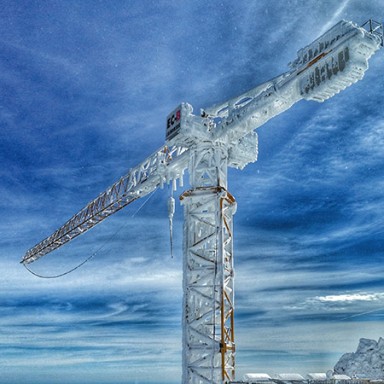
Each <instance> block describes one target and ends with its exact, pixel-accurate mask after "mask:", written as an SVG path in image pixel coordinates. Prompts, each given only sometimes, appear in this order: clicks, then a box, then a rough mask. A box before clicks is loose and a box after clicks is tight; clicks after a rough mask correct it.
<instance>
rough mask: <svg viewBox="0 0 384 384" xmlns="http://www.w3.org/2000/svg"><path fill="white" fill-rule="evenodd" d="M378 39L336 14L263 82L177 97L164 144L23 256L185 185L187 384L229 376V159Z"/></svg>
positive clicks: (322, 89)
mask: <svg viewBox="0 0 384 384" xmlns="http://www.w3.org/2000/svg"><path fill="white" fill-rule="evenodd" d="M382 46H383V26H382V24H380V23H377V22H375V21H373V20H369V21H368V22H367V23H365V24H364V25H363V26H362V27H359V26H357V25H356V24H354V23H351V22H347V21H340V22H339V23H338V24H336V25H335V26H334V27H332V28H331V29H330V30H328V31H327V32H326V33H324V34H323V35H322V36H320V37H319V38H318V39H316V40H315V41H313V42H312V43H311V44H309V45H307V46H306V47H304V48H302V49H300V50H299V51H298V55H297V58H296V59H295V60H294V61H293V62H291V63H290V69H289V70H288V71H287V72H285V73H283V74H281V75H280V76H277V77H275V78H274V79H272V80H270V81H267V82H266V83H264V84H262V85H260V86H258V87H256V88H253V89H251V90H250V91H247V92H245V93H244V94H242V95H240V96H238V97H236V98H233V99H230V100H228V101H226V102H224V103H221V104H217V105H214V106H212V107H209V108H206V109H204V110H201V114H200V115H194V114H193V109H192V106H191V105H189V104H188V103H182V104H181V105H180V106H179V107H177V108H176V109H175V110H174V111H173V112H172V113H170V115H169V116H168V118H167V126H166V140H165V145H164V146H163V147H162V148H160V149H158V150H157V151H155V152H154V153H153V154H152V155H150V156H149V157H148V158H147V159H145V160H144V161H143V162H141V163H140V164H139V165H137V166H136V167H134V168H132V169H131V170H130V171H129V172H128V174H127V175H125V176H123V177H122V178H121V179H120V180H118V181H117V182H116V183H115V184H113V185H112V186H111V187H110V188H108V189H107V190H106V191H105V192H103V193H102V194H101V195H99V196H98V197H97V198H96V199H94V200H93V201H91V202H90V203H89V204H88V205H87V206H86V207H85V208H83V209H82V210H81V211H80V212H79V213H77V214H76V215H74V216H73V217H72V218H70V219H69V220H68V221H67V222H66V223H65V224H64V225H63V226H62V227H60V228H59V229H58V230H57V231H55V232H54V233H53V234H52V235H51V236H49V237H47V238H46V239H44V240H43V241H41V242H40V243H38V244H37V245H35V246H34V247H33V248H31V249H30V250H28V251H27V253H26V254H25V256H24V257H23V259H22V261H21V262H22V263H24V264H29V263H31V262H33V261H35V260H37V259H39V258H40V257H42V256H44V255H46V254H47V253H49V252H51V251H53V250H55V249H57V248H59V247H60V246H62V245H63V244H65V243H67V242H69V241H70V240H72V239H73V238H75V237H77V236H79V235H81V234H82V233H84V232H86V231H87V230H89V229H90V228H92V227H93V226H95V225H96V224H98V223H100V222H101V221H103V220H104V219H105V218H107V217H108V216H110V215H111V214H113V213H115V212H116V211H118V210H120V209H122V208H123V207H125V206H126V205H128V204H130V203H131V202H133V201H134V200H137V199H139V198H141V197H143V196H145V195H147V194H148V193H150V192H152V191H153V190H155V189H156V188H158V187H160V188H161V187H162V186H163V185H164V184H167V183H173V185H174V186H176V182H177V180H179V185H180V186H181V187H182V186H183V175H184V173H185V172H186V171H188V173H189V178H190V180H189V185H190V189H188V190H187V191H185V192H184V193H183V194H182V195H181V196H180V200H181V204H182V205H183V206H184V247H183V252H184V255H183V273H184V275H183V294H184V295H183V320H182V327H183V342H182V346H183V367H182V368H183V376H182V382H183V384H187V383H188V384H208V383H214V384H218V383H230V382H231V381H233V380H234V379H235V336H234V269H233V215H234V214H235V211H236V201H235V199H234V197H233V196H232V195H231V193H230V192H229V191H228V185H227V170H228V167H233V168H238V169H243V168H244V167H245V166H246V165H247V164H249V163H252V162H255V161H256V160H257V153H258V148H257V134H256V132H255V129H256V128H258V127H260V126H261V125H263V124H264V123H266V122H267V121H268V120H269V119H271V118H272V117H274V116H276V115H278V114H280V113H282V112H284V111H286V110H287V109H289V108H290V107H291V106H292V105H293V104H295V103H296V102H298V101H300V100H301V99H305V100H314V101H318V102H323V101H324V100H326V99H328V98H330V97H332V96H334V95H335V94H337V93H338V92H340V91H342V90H343V89H345V88H346V87H348V86H350V85H351V84H353V83H355V82H356V81H358V80H361V79H362V78H363V76H364V73H365V71H366V70H367V69H368V59H369V58H370V57H371V56H372V54H373V53H375V52H376V51H377V50H378V49H379V48H381V47H382Z"/></svg>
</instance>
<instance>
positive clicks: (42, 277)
mask: <svg viewBox="0 0 384 384" xmlns="http://www.w3.org/2000/svg"><path fill="white" fill-rule="evenodd" d="M156 191H157V188H156V189H155V190H154V191H152V192H151V193H150V195H149V196H148V198H147V199H146V200H145V201H144V202H143V203H142V204H141V205H140V207H139V208H138V209H137V210H136V211H135V212H134V213H133V214H132V215H131V217H135V216H136V215H137V214H138V213H139V212H140V211H141V209H142V208H143V207H144V206H145V205H146V204H147V203H148V202H149V200H150V199H151V198H152V196H153V195H154V194H155V192H156ZM128 224H129V223H126V224H124V225H122V226H120V228H118V229H117V231H116V232H115V233H113V234H112V235H111V237H110V238H109V239H108V240H106V241H105V242H104V244H102V245H101V246H100V247H99V248H98V249H97V250H96V251H95V252H93V253H92V254H91V255H90V256H88V257H87V258H86V259H85V260H83V261H82V262H81V263H80V264H78V265H76V267H74V268H71V269H70V270H69V271H66V272H64V273H60V274H58V275H52V276H45V275H40V274H38V273H36V272H34V271H32V270H31V269H30V268H29V267H27V265H26V264H25V263H23V265H24V267H25V269H26V270H27V271H28V272H30V273H31V274H32V275H34V276H36V277H40V278H41V279H57V278H58V277H62V276H65V275H69V274H70V273H72V272H74V271H76V269H79V268H80V267H82V266H83V265H84V264H85V263H87V262H88V261H89V260H91V259H93V258H94V257H95V256H96V255H97V254H98V253H99V252H100V251H101V250H102V249H103V248H104V247H105V246H106V245H107V244H108V243H109V242H110V241H111V240H113V239H114V238H115V237H116V235H117V234H118V233H119V232H120V231H121V230H122V229H124V228H125V227H126V226H127V225H128Z"/></svg>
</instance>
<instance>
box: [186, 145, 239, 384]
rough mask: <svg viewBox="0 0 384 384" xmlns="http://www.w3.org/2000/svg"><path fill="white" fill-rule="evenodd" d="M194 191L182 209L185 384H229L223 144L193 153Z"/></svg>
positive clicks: (230, 317)
mask: <svg viewBox="0 0 384 384" xmlns="http://www.w3.org/2000/svg"><path fill="white" fill-rule="evenodd" d="M191 163H192V164H191V167H192V168H193V169H192V172H191V175H194V177H192V178H191V179H192V180H191V182H192V185H193V186H194V187H195V188H193V189H192V190H189V191H187V192H185V193H184V194H183V195H182V196H181V200H182V204H183V205H184V217H185V222H184V299H183V300H184V313H183V330H184V333H183V383H188V384H206V383H214V384H216V383H217V384H218V383H227V382H230V381H232V380H234V376H235V342H234V286H233V284H234V280H233V277H234V276H233V275H234V274H233V232H232V216H233V214H234V213H235V209H236V203H235V200H234V198H233V197H232V195H230V194H229V193H228V192H227V190H226V184H227V181H226V176H227V154H226V149H225V148H224V147H222V146H215V147H214V146H207V147H205V148H204V149H203V150H201V149H199V151H195V152H194V153H193V155H192V159H191Z"/></svg>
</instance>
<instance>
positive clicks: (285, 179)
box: [0, 0, 384, 384]
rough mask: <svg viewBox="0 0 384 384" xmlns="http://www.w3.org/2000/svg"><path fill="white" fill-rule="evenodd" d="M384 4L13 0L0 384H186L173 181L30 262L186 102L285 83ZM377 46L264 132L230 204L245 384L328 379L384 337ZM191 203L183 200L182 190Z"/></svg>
mask: <svg viewBox="0 0 384 384" xmlns="http://www.w3.org/2000/svg"><path fill="white" fill-rule="evenodd" d="M383 6H384V3H383V1H382V0H376V1H361V0H344V1H331V0H324V1H315V0H306V1H304V0H290V1H287V0H284V1H279V0H274V1H265V0H260V1H257V2H256V1H249V0H248V1H246V0H238V1H236V2H235V1H228V0H227V1H201V0H193V1H184V0H183V1H146V0H144V1H113V2H112V1H87V0H85V1H81V2H79V1H70V0H69V1H65V2H63V1H55V0H52V1H48V2H41V1H13V2H8V1H2V2H1V9H2V11H1V13H0V69H1V70H0V94H1V98H0V124H1V130H0V161H1V164H2V167H1V168H0V172H1V182H0V193H1V200H0V210H1V212H0V213H1V218H2V220H1V222H0V231H1V234H2V236H1V248H0V266H1V270H2V271H3V276H2V279H1V280H0V286H1V289H0V374H1V377H2V382H3V383H6V384H11V383H20V382H23V381H24V382H26V383H28V384H35V383H66V384H75V383H92V384H95V383H99V384H104V383H105V384H107V383H108V384H112V383H113V384H117V383H147V384H149V383H178V382H180V378H181V296H182V288H181V284H182V266H181V257H182V250H181V242H182V232H181V227H182V209H181V207H179V206H177V212H176V217H175V228H174V230H175V239H174V242H175V252H174V257H173V258H171V256H170V246H169V233H168V217H167V207H166V200H167V196H168V190H167V188H165V189H164V190H159V191H157V192H155V193H154V194H153V195H152V196H150V199H149V200H148V201H145V202H146V203H145V204H144V205H142V203H143V202H144V201H142V202H141V201H138V202H136V203H135V204H132V205H131V206H129V207H127V208H126V209H125V210H123V211H121V212H119V213H118V214H116V215H114V217H111V218H109V219H108V220H107V221H105V222H104V223H102V224H101V225H100V226H98V227H96V228H94V229H93V230H92V231H90V232H89V233H87V234H86V235H84V236H81V237H80V238H78V239H76V240H75V241H73V242H72V243H70V244H68V245H67V246H65V247H63V248H62V249H60V250H58V251H56V252H54V253H52V254H50V255H48V256H46V257H45V258H43V259H41V260H40V261H38V262H36V263H34V264H32V265H31V268H32V269H33V270H34V271H35V272H37V273H40V274H44V275H54V274H57V273H61V272H65V271H66V270H68V269H70V268H72V267H74V266H75V265H77V264H78V263H80V262H81V261H83V260H84V259H85V258H87V257H89V256H90V255H91V254H92V253H94V252H96V256H95V257H94V258H93V259H92V260H91V261H90V262H88V263H87V264H85V265H84V266H83V267H82V268H81V269H78V270H76V271H75V272H73V273H71V274H69V275H66V276H64V277H62V278H60V279H39V278H37V277H35V276H32V275H31V274H29V273H28V272H27V271H26V270H25V269H24V268H23V267H22V266H21V265H20V264H19V261H20V259H21V257H22V256H23V255H24V253H25V251H26V250H27V249H28V248H30V247H31V246H33V245H34V244H35V243H37V242H39V241H40V240H42V239H43V238H44V237H46V236H48V235H50V234H51V233H52V232H53V231H54V230H55V229H56V228H58V227H59V226H60V225H62V224H63V223H64V222H65V221H66V220H67V219H68V218H69V217H70V216H72V215H73V214H74V213H76V212H77V211H78V210H80V209H81V208H82V207H83V206H85V205H86V204H87V203H88V201H90V200H92V199H93V198H94V197H96V196H97V195H98V194H99V193H100V192H102V191H104V190H105V189H106V188H107V187H108V186H109V185H111V184H112V183H114V182H115V181H116V180H117V179H118V178H119V177H120V176H121V175H123V174H125V173H126V172H127V170H128V169H129V168H130V167H132V166H135V165H136V164H137V163H138V162H140V161H141V160H142V159H144V158H145V157H146V156H148V155H149V154H151V153H152V152H153V151H154V150H156V149H157V148H158V147H160V146H161V145H163V143H164V136H165V120H166V116H167V114H168V113H169V112H171V111H172V110H173V109H174V108H175V107H176V106H177V105H178V104H179V103H180V102H182V101H187V102H189V103H191V104H192V105H193V106H194V108H195V111H198V110H199V109H200V108H202V107H206V106H210V105H212V104H215V103H217V102H220V101H224V100H226V99H229V98H231V97H233V96H236V95H238V94H240V93H242V92H244V91H246V90H248V89H250V88H251V87H253V86H256V85H258V84H260V83H262V82H264V81H267V80H268V79H270V78H272V77H275V76H277V75H279V74H281V73H282V72H285V71H286V70H287V69H288V67H287V64H288V63H289V62H290V61H292V60H294V59H295V57H296V51H297V50H298V49H299V48H301V47H303V46H305V45H306V44H308V43H310V42H311V41H312V40H314V39H315V38H316V37H318V36H319V35H320V34H322V33H323V32H325V30H326V29H328V28H329V27H331V26H332V25H333V24H335V23H336V22H337V21H339V20H340V19H342V18H344V19H347V20H352V21H355V22H356V23H360V24H361V23H363V22H365V21H366V20H367V19H369V18H371V17H373V18H380V17H381V16H382V13H381V12H382V9H383ZM383 68H384V56H383V52H379V53H377V54H376V55H375V56H374V57H373V58H372V59H371V61H370V69H369V70H368V72H367V73H366V76H365V77H364V79H363V80H362V81H361V82H359V83H357V84H355V85H353V86H352V87H350V88H348V89H347V90H345V91H344V92H342V93H341V94H339V95H337V96H335V97H334V98H332V99H330V100H328V101H326V102H325V103H322V104H318V103H314V102H305V101H302V102H300V103H298V104H296V105H295V106H294V107H292V108H291V109H290V110H289V111H288V112H286V113H284V114H282V115H280V116H278V117H276V118H275V119H273V120H271V121H270V122H268V123H267V124H265V125H264V126H262V127H261V128H259V129H258V134H259V160H258V161H257V162H256V163H254V164H251V165H249V166H248V167H247V168H246V169H245V170H243V171H236V170H231V171H230V173H229V190H230V191H231V192H232V194H233V195H234V196H235V197H236V199H237V202H238V210H237V213H236V215H235V236H236V237H235V270H236V341H237V377H238V378H241V376H242V375H243V374H244V373H246V372H267V373H273V372H301V373H306V372H311V371H312V372H313V371H326V370H328V369H331V368H332V367H333V366H334V364H335V363H336V362H337V360H338V358H339V357H340V356H341V355H342V354H343V353H344V352H352V351H354V350H355V349H356V347H357V344H358V340H359V338H361V337H365V338H373V339H378V338H379V337H380V336H384V335H383V321H384V282H383V280H382V275H383V272H384V267H383V252H384V237H383V234H384V218H383V215H382V212H383V208H384V182H383V180H384V178H383V176H384V175H383V174H384V167H383V161H384V149H383V148H384V129H383V128H384V113H383V109H382V102H381V100H382V89H383V83H384V81H383V76H382V70H383ZM178 193H182V189H179V190H178Z"/></svg>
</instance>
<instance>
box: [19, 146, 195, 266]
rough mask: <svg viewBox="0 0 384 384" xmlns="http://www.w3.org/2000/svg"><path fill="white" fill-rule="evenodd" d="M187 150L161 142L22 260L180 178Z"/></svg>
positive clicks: (34, 257)
mask: <svg viewBox="0 0 384 384" xmlns="http://www.w3.org/2000/svg"><path fill="white" fill-rule="evenodd" d="M186 151H187V148H180V147H173V148H171V149H169V148H168V147H167V146H164V147H162V148H161V149H159V150H158V151H156V152H154V153H153V154H152V155H151V156H149V157H148V158H147V159H145V160H144V161H143V162H142V163H140V164H139V165H138V166H136V167H134V168H132V169H131V170H130V171H129V172H128V173H127V174H126V175H125V176H123V177H121V178H120V180H118V181H117V182H116V183H115V184H113V185H112V186H111V187H110V188H108V189H107V190H106V191H105V192H103V193H102V194H101V195H99V196H98V197H97V198H96V199H94V200H93V201H91V202H90V203H89V204H88V205H87V206H86V207H84V208H83V209H82V210H81V211H80V212H78V213H77V214H76V215H74V216H73V217H71V218H70V219H69V220H68V221H67V222H66V223H65V224H64V225H63V226H62V227H60V228H59V229H58V230H57V231H55V232H54V233H53V234H52V235H51V236H49V237H47V238H46V239H44V240H43V241H41V242H40V243H38V244H37V245H35V246H34V247H33V248H31V249H30V250H28V251H27V253H26V254H25V256H24V257H23V259H22V261H21V262H22V263H25V264H29V263H32V262H33V261H35V260H37V259H38V258H40V257H42V256H44V255H46V254H47V253H49V252H52V251H54V250H55V249H57V248H59V247H61V246H62V245H63V244H65V243H67V242H69V241H71V240H72V239H74V238H75V237H77V236H79V235H81V234H83V233H84V232H86V231H88V230H89V229H91V228H92V227H94V226H95V225H96V224H98V223H100V222H101V221H103V220H104V219H106V218H107V217H108V216H110V215H112V214H113V213H115V212H117V211H119V210H120V209H122V208H124V207H125V206H126V205H128V204H130V203H132V202H133V201H135V200H136V199H139V198H140V197H143V196H145V195H147V194H149V193H151V192H152V191H153V190H154V189H156V188H157V187H158V186H162V185H163V184H164V183H166V182H168V181H169V180H175V179H179V178H181V177H182V175H183V173H184V170H185V168H186V167H187V165H188V157H187V156H186ZM175 163H177V166H176V167H175V166H174V165H175Z"/></svg>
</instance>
